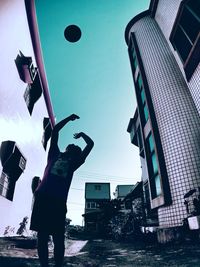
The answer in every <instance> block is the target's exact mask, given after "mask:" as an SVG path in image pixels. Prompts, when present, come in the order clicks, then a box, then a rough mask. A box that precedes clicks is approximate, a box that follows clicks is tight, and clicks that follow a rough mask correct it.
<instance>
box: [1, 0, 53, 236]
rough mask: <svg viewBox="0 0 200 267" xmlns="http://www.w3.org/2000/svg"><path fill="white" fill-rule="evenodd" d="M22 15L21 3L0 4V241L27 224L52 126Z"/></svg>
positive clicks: (44, 85) (39, 66)
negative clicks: (35, 180)
mask: <svg viewBox="0 0 200 267" xmlns="http://www.w3.org/2000/svg"><path fill="white" fill-rule="evenodd" d="M26 2H27V1H26ZM29 2H31V1H29ZM27 8H28V6H27ZM26 12H27V10H26V7H25V1H23V0H12V1H7V0H1V1H0V33H1V45H0V46H1V51H0V55H1V56H0V58H1V64H0V73H1V79H0V96H1V97H0V99H1V100H0V127H1V131H0V145H1V150H0V158H1V162H0V177H1V178H0V214H1V219H0V236H2V235H3V234H4V231H5V228H6V227H7V226H10V227H11V228H12V230H14V231H13V233H12V234H16V231H17V229H18V227H19V223H20V222H21V221H22V219H23V218H24V217H25V216H28V217H29V219H30V213H31V203H32V191H31V183H32V178H33V177H34V176H39V177H41V176H42V175H43V171H44V167H45V165H46V151H45V148H44V147H45V145H44V142H42V139H43V132H44V127H46V126H48V127H46V130H49V132H48V133H47V135H50V131H51V125H53V124H54V116H53V112H52V108H51V102H50V98H49V95H48V90H47V83H46V80H45V75H44V70H43V69H42V67H43V66H42V64H41V62H42V61H41V54H40V50H39V46H38V42H37V38H35V37H37V34H36V32H34V31H33V28H32V29H31V28H30V29H31V31H30V30H29V23H30V21H29V23H28V20H27V13H26ZM30 32H31V34H30ZM34 34H35V36H34ZM31 38H33V39H31ZM32 40H33V43H32ZM34 40H35V41H34ZM34 42H35V43H34ZM20 51H21V52H20ZM35 54H37V56H36V57H35ZM38 63H40V64H38ZM41 73H42V75H41ZM7 141H10V142H7ZM43 141H44V140H43Z"/></svg>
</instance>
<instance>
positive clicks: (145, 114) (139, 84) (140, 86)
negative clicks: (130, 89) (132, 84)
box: [136, 73, 149, 125]
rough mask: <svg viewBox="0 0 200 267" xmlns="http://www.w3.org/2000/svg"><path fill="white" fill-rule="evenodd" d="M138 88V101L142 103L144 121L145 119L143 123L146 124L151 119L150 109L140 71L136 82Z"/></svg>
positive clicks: (141, 109)
mask: <svg viewBox="0 0 200 267" xmlns="http://www.w3.org/2000/svg"><path fill="white" fill-rule="evenodd" d="M136 90H137V91H138V95H139V99H138V101H139V105H140V111H141V116H142V121H143V124H144V125H145V124H146V122H147V121H148V119H149V111H148V107H147V103H146V96H145V92H144V87H143V82H142V77H141V75H140V73H139V74H138V78H137V82H136Z"/></svg>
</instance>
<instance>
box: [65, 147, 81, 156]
mask: <svg viewBox="0 0 200 267" xmlns="http://www.w3.org/2000/svg"><path fill="white" fill-rule="evenodd" d="M81 152H82V150H81V148H80V147H79V146H76V145H74V144H70V145H68V146H67V147H66V149H65V153H66V155H67V156H69V157H72V158H74V159H75V158H78V157H79V156H80V155H81Z"/></svg>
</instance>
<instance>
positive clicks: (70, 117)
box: [68, 114, 80, 121]
mask: <svg viewBox="0 0 200 267" xmlns="http://www.w3.org/2000/svg"><path fill="white" fill-rule="evenodd" d="M68 118H69V120H70V121H74V120H77V119H80V117H79V116H78V115H76V114H72V115H70V116H69V117H68Z"/></svg>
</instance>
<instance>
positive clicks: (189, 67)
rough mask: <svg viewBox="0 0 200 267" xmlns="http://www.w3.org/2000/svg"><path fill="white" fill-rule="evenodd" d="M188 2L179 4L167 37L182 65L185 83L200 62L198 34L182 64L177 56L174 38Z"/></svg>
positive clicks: (199, 39) (185, 0)
mask: <svg viewBox="0 0 200 267" xmlns="http://www.w3.org/2000/svg"><path fill="white" fill-rule="evenodd" d="M189 1H191V0H183V1H182V2H181V3H180V6H179V10H178V13H177V16H176V19H175V21H174V25H173V28H172V31H171V34H170V37H169V40H170V42H171V44H172V46H173V48H174V50H175V51H176V52H177V54H178V56H179V58H180V60H181V62H182V64H183V69H184V72H185V76H186V79H187V81H190V79H191V77H192V75H193V73H194V72H195V70H196V68H197V66H198V65H199V62H200V32H199V33H198V35H197V36H196V39H195V41H194V43H193V45H192V48H191V49H190V52H189V54H188V56H187V58H186V60H185V62H183V60H182V57H181V55H180V54H179V50H178V49H177V47H176V43H175V37H176V33H177V30H178V29H179V25H180V21H181V19H182V18H183V12H184V9H185V7H186V6H187V4H188V3H189Z"/></svg>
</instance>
